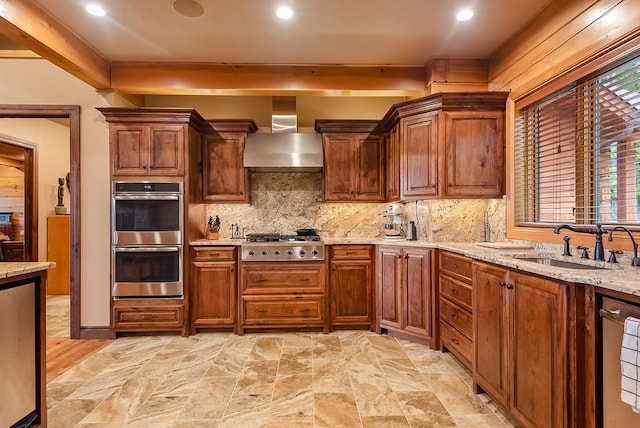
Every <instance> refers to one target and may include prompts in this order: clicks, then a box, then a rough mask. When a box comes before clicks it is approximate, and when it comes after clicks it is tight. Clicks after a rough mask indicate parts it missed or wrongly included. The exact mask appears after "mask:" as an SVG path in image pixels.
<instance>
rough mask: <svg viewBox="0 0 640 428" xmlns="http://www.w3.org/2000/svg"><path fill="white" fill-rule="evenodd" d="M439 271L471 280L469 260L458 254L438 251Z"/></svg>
mask: <svg viewBox="0 0 640 428" xmlns="http://www.w3.org/2000/svg"><path fill="white" fill-rule="evenodd" d="M440 273H444V274H447V275H451V276H453V277H456V278H459V279H461V280H463V281H464V280H466V281H469V282H470V281H471V260H470V259H468V258H466V257H464V256H461V255H459V254H454V253H448V252H440Z"/></svg>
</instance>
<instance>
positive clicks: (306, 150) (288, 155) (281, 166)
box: [244, 97, 323, 172]
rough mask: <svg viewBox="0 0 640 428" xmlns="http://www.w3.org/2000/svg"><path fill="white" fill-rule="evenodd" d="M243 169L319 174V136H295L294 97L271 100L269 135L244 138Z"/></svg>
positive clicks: (320, 139) (320, 146)
mask: <svg viewBox="0 0 640 428" xmlns="http://www.w3.org/2000/svg"><path fill="white" fill-rule="evenodd" d="M244 166H245V168H250V169H251V170H253V171H258V172H287V171H292V172H317V171H321V170H322V166H323V155H322V135H320V134H317V133H315V132H313V133H300V132H298V121H297V112H296V99H295V97H273V101H272V115H271V133H260V132H258V133H255V134H249V135H248V136H247V141H246V145H245V149H244Z"/></svg>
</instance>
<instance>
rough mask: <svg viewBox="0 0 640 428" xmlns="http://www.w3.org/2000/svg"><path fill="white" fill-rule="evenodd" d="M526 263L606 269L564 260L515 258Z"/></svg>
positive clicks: (571, 267)
mask: <svg viewBox="0 0 640 428" xmlns="http://www.w3.org/2000/svg"><path fill="white" fill-rule="evenodd" d="M515 258H516V259H518V260H523V261H525V262H533V263H538V264H541V265H545V266H555V267H560V268H566V269H604V268H603V267H600V266H591V265H583V264H581V263H574V262H567V261H564V260H557V259H550V258H548V257H515Z"/></svg>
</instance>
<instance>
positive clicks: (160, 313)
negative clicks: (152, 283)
mask: <svg viewBox="0 0 640 428" xmlns="http://www.w3.org/2000/svg"><path fill="white" fill-rule="evenodd" d="M111 318H112V331H113V333H115V334H117V333H122V332H154V331H158V332H161V331H162V332H164V331H180V332H181V333H182V335H183V336H186V335H187V329H186V323H185V320H184V302H183V300H182V299H163V298H157V299H117V300H114V301H113V307H112V317H111Z"/></svg>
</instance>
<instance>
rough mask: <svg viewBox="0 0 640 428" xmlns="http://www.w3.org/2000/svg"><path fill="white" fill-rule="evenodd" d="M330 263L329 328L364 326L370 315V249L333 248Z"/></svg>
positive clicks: (370, 322) (372, 322) (371, 322)
mask: <svg viewBox="0 0 640 428" xmlns="http://www.w3.org/2000/svg"><path fill="white" fill-rule="evenodd" d="M330 254H331V256H330V260H329V269H330V272H329V311H330V320H331V328H336V327H350V328H352V327H358V326H365V327H367V328H369V329H370V330H371V331H374V330H375V319H374V316H373V278H374V274H373V246H371V245H333V246H331V249H330Z"/></svg>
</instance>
